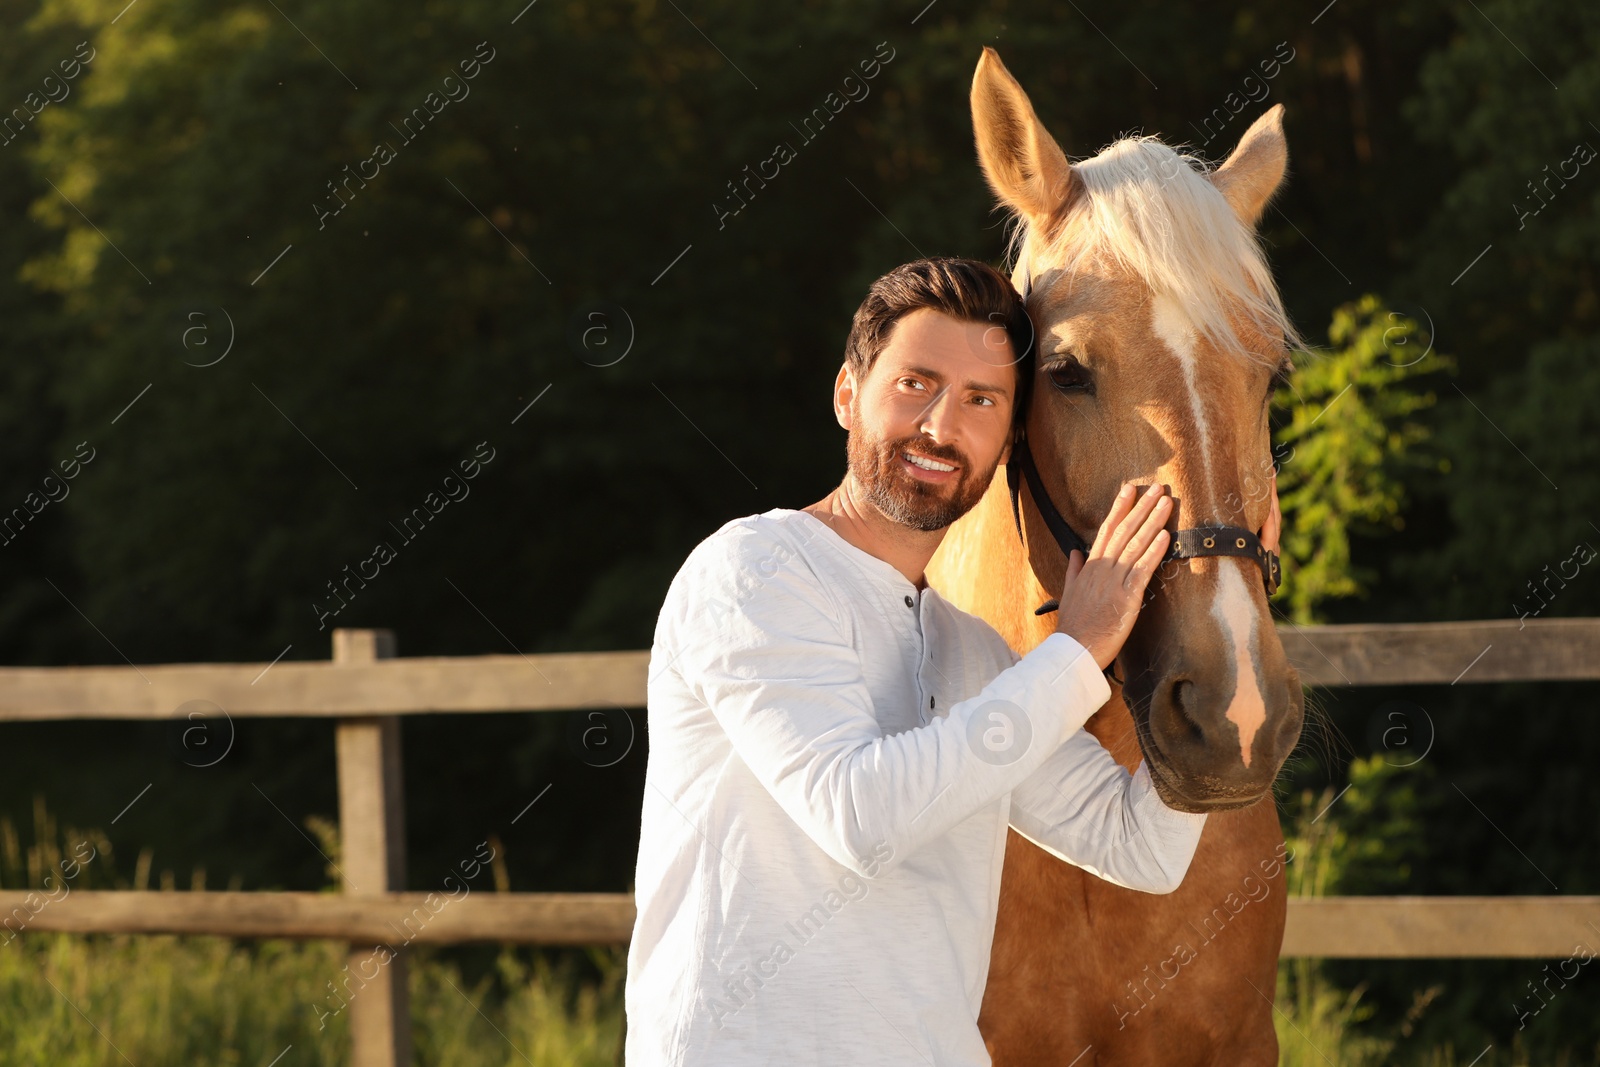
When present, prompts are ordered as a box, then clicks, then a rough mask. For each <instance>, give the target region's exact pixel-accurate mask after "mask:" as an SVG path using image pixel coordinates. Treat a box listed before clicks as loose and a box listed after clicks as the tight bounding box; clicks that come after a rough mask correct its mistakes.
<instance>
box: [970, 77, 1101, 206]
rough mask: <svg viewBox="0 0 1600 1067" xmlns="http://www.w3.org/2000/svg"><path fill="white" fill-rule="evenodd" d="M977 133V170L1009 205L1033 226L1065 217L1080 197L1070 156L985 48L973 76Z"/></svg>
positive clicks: (1020, 90)
mask: <svg viewBox="0 0 1600 1067" xmlns="http://www.w3.org/2000/svg"><path fill="white" fill-rule="evenodd" d="M972 130H973V134H974V135H975V137H976V139H977V142H978V164H979V166H981V167H982V168H983V176H984V177H985V178H987V179H988V180H989V187H990V188H992V189H993V190H994V192H995V195H996V196H998V197H999V198H1000V200H1001V202H1003V203H1004V204H1006V205H1007V206H1008V207H1011V208H1013V209H1014V210H1016V211H1017V212H1019V213H1020V214H1022V215H1023V216H1024V217H1025V218H1027V219H1029V220H1044V219H1048V218H1050V217H1051V216H1055V215H1059V214H1060V212H1061V211H1062V210H1063V209H1065V208H1066V206H1067V205H1068V204H1070V203H1071V202H1072V200H1073V199H1074V197H1076V196H1077V194H1078V191H1079V183H1080V179H1079V178H1078V175H1077V174H1076V173H1075V172H1074V171H1073V169H1072V167H1071V166H1070V165H1069V164H1068V163H1067V157H1066V153H1064V152H1062V151H1061V146H1060V145H1058V144H1056V141H1055V138H1053V137H1051V136H1050V132H1049V131H1048V130H1046V129H1045V128H1044V124H1043V123H1041V122H1040V121H1039V117H1038V116H1037V115H1035V114H1034V113H1033V105H1032V104H1031V103H1029V102H1028V94H1027V93H1025V92H1023V91H1022V86H1020V85H1018V84H1017V79H1015V78H1013V77H1012V76H1011V72H1010V71H1008V70H1006V67H1005V64H1004V63H1001V62H1000V54H999V53H998V52H996V51H995V50H994V49H993V48H989V47H988V46H985V47H984V49H983V55H981V56H979V57H978V70H977V72H976V73H975V74H973V76H972Z"/></svg>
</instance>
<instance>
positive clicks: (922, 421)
mask: <svg viewBox="0 0 1600 1067" xmlns="http://www.w3.org/2000/svg"><path fill="white" fill-rule="evenodd" d="M954 419H955V410H954V400H953V399H952V398H951V396H950V387H949V386H948V385H942V386H940V387H939V391H938V392H937V393H934V394H933V396H932V397H930V398H929V399H928V405H927V407H925V408H923V409H922V415H921V417H920V418H919V419H918V421H917V429H919V430H921V431H922V432H923V433H925V434H927V435H928V436H929V437H931V438H933V439H934V440H935V441H945V440H949V438H950V436H951V434H952V432H953V430H954V426H953V422H954Z"/></svg>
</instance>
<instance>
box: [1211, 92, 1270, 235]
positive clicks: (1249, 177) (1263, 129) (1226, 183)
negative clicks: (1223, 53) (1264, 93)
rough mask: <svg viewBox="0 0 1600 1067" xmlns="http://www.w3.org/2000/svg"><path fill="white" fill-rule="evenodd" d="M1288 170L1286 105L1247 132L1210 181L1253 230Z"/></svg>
mask: <svg viewBox="0 0 1600 1067" xmlns="http://www.w3.org/2000/svg"><path fill="white" fill-rule="evenodd" d="M1288 167H1289V142H1288V141H1287V140H1286V139H1285V138H1284V136H1283V105H1282V104H1274V105H1273V106H1272V107H1270V108H1268V109H1267V112H1266V114H1264V115H1262V116H1261V117H1260V118H1258V119H1256V120H1255V121H1254V122H1252V123H1251V124H1250V128H1249V129H1248V130H1246V131H1244V136H1243V137H1241V138H1239V144H1238V145H1237V146H1236V147H1235V148H1234V150H1233V153H1232V154H1231V155H1229V156H1228V158H1227V160H1225V161H1224V162H1223V164H1222V166H1220V167H1218V168H1217V169H1216V170H1215V171H1214V172H1212V175H1211V181H1212V184H1214V185H1215V186H1216V187H1217V190H1218V191H1219V192H1221V193H1222V197H1223V199H1224V200H1226V201H1227V202H1228V205H1229V206H1230V207H1232V208H1233V213H1234V214H1235V215H1238V216H1239V219H1240V221H1241V222H1243V223H1244V224H1245V225H1246V226H1249V227H1252V228H1254V227H1255V224H1256V223H1257V222H1259V221H1260V220H1261V213H1262V212H1263V211H1265V210H1266V209H1267V201H1269V200H1271V199H1272V194H1273V193H1276V192H1277V191H1278V187H1279V186H1280V185H1282V184H1283V175H1284V171H1286V170H1287V169H1288Z"/></svg>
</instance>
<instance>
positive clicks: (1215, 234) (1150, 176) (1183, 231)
mask: <svg viewBox="0 0 1600 1067" xmlns="http://www.w3.org/2000/svg"><path fill="white" fill-rule="evenodd" d="M1072 169H1073V171H1074V173H1075V174H1076V175H1077V177H1078V179H1079V181H1080V182H1081V183H1082V189H1081V190H1080V195H1078V196H1076V197H1075V198H1074V202H1073V203H1072V205H1071V207H1070V208H1069V209H1068V211H1067V213H1066V215H1065V217H1064V220H1063V222H1062V224H1060V225H1058V226H1053V227H1051V228H1050V231H1049V232H1045V230H1044V228H1043V227H1041V226H1040V225H1038V224H1037V223H1035V222H1030V221H1029V220H1026V219H1018V220H1017V226H1016V228H1015V230H1014V231H1013V235H1012V258H1013V261H1014V262H1015V263H1016V264H1017V270H1016V272H1015V274H1016V276H1018V277H1021V276H1025V275H1029V274H1031V275H1032V276H1037V275H1038V274H1039V273H1040V272H1042V271H1044V270H1047V269H1053V268H1058V267H1059V268H1063V269H1065V271H1066V273H1067V276H1068V278H1069V279H1070V278H1071V277H1072V276H1073V275H1075V274H1077V273H1078V272H1080V271H1082V270H1085V269H1092V268H1093V267H1094V266H1096V265H1100V264H1116V265H1119V266H1121V267H1123V268H1125V269H1127V270H1129V271H1131V272H1132V273H1133V274H1135V275H1136V276H1137V277H1139V278H1140V279H1141V280H1142V281H1143V282H1144V283H1145V284H1146V285H1147V286H1148V287H1149V288H1150V289H1151V291H1152V293H1155V294H1162V293H1165V294H1168V295H1170V296H1172V297H1173V298H1174V299H1175V300H1177V301H1178V303H1179V304H1180V305H1181V306H1182V307H1183V308H1184V309H1185V311H1187V313H1188V315H1189V318H1190V321H1191V322H1193V323H1194V325H1195V328H1196V330H1197V331H1198V332H1199V333H1200V334H1201V335H1202V336H1204V337H1206V338H1207V339H1209V340H1210V341H1211V342H1212V344H1213V345H1214V346H1215V347H1216V348H1218V349H1219V350H1221V351H1224V352H1230V353H1235V354H1239V355H1242V356H1248V357H1250V358H1263V357H1262V355H1261V354H1259V353H1258V352H1257V346H1253V345H1248V344H1246V343H1245V342H1244V341H1243V340H1242V339H1241V338H1240V337H1239V335H1238V332H1237V331H1236V330H1235V328H1234V325H1233V317H1234V316H1236V315H1241V314H1242V315H1243V316H1244V317H1245V318H1246V319H1247V320H1248V321H1253V322H1254V323H1255V325H1256V327H1257V328H1258V329H1259V330H1261V331H1262V332H1264V333H1266V334H1267V335H1268V336H1273V337H1276V336H1282V337H1284V338H1286V339H1287V340H1288V342H1289V344H1290V345H1291V346H1293V347H1296V348H1298V347H1300V346H1301V341H1300V337H1299V334H1298V333H1297V331H1296V330H1295V328H1294V324H1293V323H1291V322H1290V321H1289V317H1288V314H1287V313H1286V312H1285V311H1284V308H1283V302H1282V300H1281V298H1280V297H1279V295H1278V289H1277V285H1276V284H1275V283H1274V282H1273V279H1272V272H1271V269H1270V268H1269V267H1268V266H1267V261H1266V257H1265V256H1264V255H1263V254H1262V251H1261V246H1260V243H1259V241H1258V239H1257V237H1256V234H1255V232H1254V230H1252V229H1251V228H1250V227H1248V226H1246V225H1245V224H1244V223H1243V222H1241V221H1240V220H1239V217H1238V216H1237V215H1236V214H1235V213H1234V211H1233V209H1232V208H1231V207H1230V206H1229V205H1228V202H1227V201H1226V200H1225V199H1223V196H1222V194H1221V193H1220V192H1219V191H1218V190H1217V188H1216V187H1215V186H1214V185H1213V184H1212V182H1211V180H1210V178H1209V177H1208V173H1209V166H1208V164H1207V163H1206V162H1205V161H1204V160H1202V159H1200V158H1199V157H1197V156H1194V155H1190V154H1188V153H1182V152H1179V151H1177V150H1175V149H1174V148H1172V147H1171V146H1169V145H1167V144H1165V143H1163V142H1162V141H1161V140H1160V139H1159V138H1156V137H1150V136H1142V137H1127V138H1123V139H1122V140H1120V141H1117V142H1115V143H1114V144H1112V145H1110V146H1109V147H1107V148H1106V149H1104V150H1102V151H1101V152H1100V153H1099V154H1098V155H1096V156H1093V157H1091V158H1089V159H1085V160H1082V161H1081V162H1078V163H1075V164H1073V168H1072ZM1265 358H1270V359H1274V360H1275V359H1276V358H1277V357H1276V355H1275V354H1274V355H1272V356H1270V357H1265Z"/></svg>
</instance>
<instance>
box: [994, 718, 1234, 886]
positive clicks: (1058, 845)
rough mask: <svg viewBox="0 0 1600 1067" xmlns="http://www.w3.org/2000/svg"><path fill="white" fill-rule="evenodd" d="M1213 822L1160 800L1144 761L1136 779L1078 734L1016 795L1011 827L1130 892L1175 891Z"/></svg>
mask: <svg viewBox="0 0 1600 1067" xmlns="http://www.w3.org/2000/svg"><path fill="white" fill-rule="evenodd" d="M1205 822H1206V817H1205V816H1204V815H1193V814H1190V813H1188V812H1182V811H1174V810H1173V809H1171V808H1169V807H1167V806H1166V805H1165V804H1163V803H1162V802H1161V798H1160V797H1159V796H1158V795H1157V794H1156V791H1155V786H1154V784H1153V783H1152V782H1151V781H1150V769H1149V767H1147V766H1146V765H1145V764H1144V763H1143V762H1141V763H1140V764H1139V766H1138V768H1137V769H1136V770H1135V771H1134V772H1132V773H1131V774H1130V773H1129V771H1128V770H1127V768H1125V767H1123V766H1122V765H1121V764H1120V763H1118V762H1117V761H1116V760H1115V759H1113V758H1112V757H1111V753H1109V752H1107V751H1106V750H1105V746H1103V745H1101V744H1100V741H1099V740H1098V739H1097V738H1096V737H1095V736H1094V735H1093V734H1091V733H1089V732H1088V731H1087V730H1077V731H1075V732H1074V733H1073V734H1072V736H1070V737H1068V738H1067V740H1066V741H1065V742H1064V743H1063V744H1062V745H1061V746H1060V747H1059V748H1057V749H1056V750H1055V751H1054V752H1052V753H1051V754H1050V756H1049V758H1048V759H1046V760H1045V761H1044V763H1043V764H1042V765H1041V766H1040V767H1039V769H1038V770H1037V771H1035V772H1034V773H1033V774H1032V775H1030V776H1029V777H1028V779H1027V780H1026V781H1024V782H1023V783H1022V784H1021V785H1020V786H1018V787H1017V789H1015V790H1014V791H1013V792H1012V794H1011V826H1012V828H1013V829H1015V830H1016V831H1017V832H1018V833H1020V834H1022V835H1023V836H1024V837H1026V838H1028V839H1029V840H1030V841H1032V842H1034V843H1035V844H1036V845H1038V846H1039V847H1041V848H1043V849H1045V850H1046V851H1047V852H1050V853H1051V854H1052V855H1055V856H1057V857H1059V858H1061V859H1064V860H1066V861H1067V862H1068V863H1071V864H1073V865H1075V866H1078V867H1082V868H1083V869H1084V870H1086V871H1088V872H1089V873H1090V874H1093V875H1096V876H1098V877H1100V878H1104V879H1105V880H1106V881H1108V882H1112V883H1114V884H1116V885H1120V886H1123V887H1125V888H1127V889H1138V890H1142V891H1143V892H1146V893H1170V892H1172V891H1173V890H1174V889H1177V888H1178V886H1179V884H1181V883H1182V881H1183V876H1184V874H1185V873H1187V872H1188V870H1189V862H1190V860H1192V859H1193V858H1194V852H1195V848H1196V847H1197V846H1198V845H1199V843H1200V831H1201V830H1202V829H1203V828H1204V826H1205Z"/></svg>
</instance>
